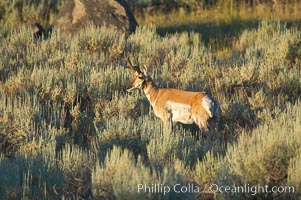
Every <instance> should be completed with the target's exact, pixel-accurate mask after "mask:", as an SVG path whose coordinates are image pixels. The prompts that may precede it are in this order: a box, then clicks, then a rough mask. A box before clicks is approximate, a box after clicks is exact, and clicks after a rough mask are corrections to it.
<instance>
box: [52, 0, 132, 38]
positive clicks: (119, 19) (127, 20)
mask: <svg viewBox="0 0 301 200" xmlns="http://www.w3.org/2000/svg"><path fill="white" fill-rule="evenodd" d="M91 23H92V24H94V25H96V26H103V25H104V24H106V25H107V26H113V27H115V28H116V29H117V30H119V31H121V32H123V33H126V34H130V33H131V32H133V31H135V29H136V26H137V22H136V19H135V17H134V15H133V13H132V12H131V11H130V9H129V6H128V5H127V3H126V2H125V1H124V0H65V3H64V5H63V7H62V8H61V9H60V11H59V14H58V16H57V17H56V19H55V20H54V27H60V29H61V32H62V33H63V34H69V33H71V34H73V33H76V32H78V31H80V29H81V28H83V27H85V26H86V25H89V24H91Z"/></svg>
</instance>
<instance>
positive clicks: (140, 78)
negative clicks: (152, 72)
mask: <svg viewBox="0 0 301 200" xmlns="http://www.w3.org/2000/svg"><path fill="white" fill-rule="evenodd" d="M128 62H129V65H128V66H127V67H126V68H129V69H131V70H132V71H133V73H134V79H133V80H132V81H131V82H130V83H129V85H128V86H127V91H128V92H130V91H132V90H134V89H143V86H144V84H145V83H146V82H147V81H149V80H150V77H149V75H148V73H147V68H146V66H145V65H144V66H143V70H142V71H141V69H140V67H139V66H133V64H132V62H131V61H130V59H128Z"/></svg>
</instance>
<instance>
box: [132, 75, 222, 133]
mask: <svg viewBox="0 0 301 200" xmlns="http://www.w3.org/2000/svg"><path fill="white" fill-rule="evenodd" d="M135 88H139V89H142V90H143V91H144V93H145V95H146V96H147V98H148V100H149V102H150V104H151V105H152V107H153V109H154V113H155V115H156V116H157V117H159V118H161V119H162V120H163V122H164V127H165V128H167V129H172V122H181V123H185V124H192V123H196V124H197V125H198V126H199V128H200V129H202V130H203V131H205V132H207V131H208V130H209V129H208V126H210V128H211V129H212V128H213V129H214V127H211V124H212V123H208V121H209V120H210V119H212V118H216V117H219V114H220V106H219V103H218V102H217V101H215V100H214V99H213V98H212V97H211V96H209V95H207V94H206V93H205V92H190V91H183V90H177V89H169V88H158V87H157V86H156V85H155V84H154V83H153V80H152V79H151V77H149V75H148V74H147V73H146V72H141V71H139V72H137V71H136V72H135V78H134V79H133V80H132V81H131V82H130V84H129V86H128V91H131V90H133V89H135ZM203 99H205V101H203ZM204 106H205V107H204Z"/></svg>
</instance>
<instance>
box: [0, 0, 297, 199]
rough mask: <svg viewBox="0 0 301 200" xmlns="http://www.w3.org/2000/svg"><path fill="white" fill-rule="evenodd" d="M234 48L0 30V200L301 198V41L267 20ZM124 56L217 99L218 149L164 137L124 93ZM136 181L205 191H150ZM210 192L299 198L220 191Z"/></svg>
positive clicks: (157, 123) (107, 34) (143, 37)
mask: <svg viewBox="0 0 301 200" xmlns="http://www.w3.org/2000/svg"><path fill="white" fill-rule="evenodd" d="M14 2H16V1H14ZM0 9H1V6H0ZM51 12H52V11H51ZM53 12H55V11H53ZM1 17H2V18H1ZM1 19H4V18H3V16H0V21H1ZM46 21H47V20H46ZM1 23H4V21H3V20H2V21H1ZM47 23H48V22H45V24H47ZM2 28H3V27H2ZM0 29H1V28H0ZM230 43H231V45H229V46H227V47H223V48H220V47H218V48H214V47H212V46H210V45H208V44H207V43H205V42H204V38H203V35H201V34H200V33H198V32H193V31H190V32H188V31H184V32H181V33H174V34H166V35H163V36H162V35H159V34H158V33H157V30H156V27H155V26H151V25H149V26H140V27H139V28H138V29H137V30H136V32H135V33H134V34H132V35H130V36H129V37H127V38H126V37H125V35H123V34H121V33H119V32H117V31H116V30H113V29H111V28H108V27H100V28H99V27H98V28H97V27H94V26H88V27H87V28H86V29H84V30H82V31H81V32H80V33H79V34H77V35H74V36H64V37H63V36H61V34H60V30H59V29H54V30H53V32H52V34H51V37H49V38H47V39H43V38H40V39H38V38H35V37H33V35H32V32H31V31H30V30H28V29H25V28H22V27H21V28H18V29H10V28H7V29H6V28H3V29H1V35H0V152H1V153H0V196H1V199H88V198H89V197H91V198H92V199H214V198H215V199H267V198H269V199H298V198H300V197H301V181H300V180H301V171H300V169H301V134H300V133H301V105H300V94H301V79H300V74H301V67H300V64H301V59H300V58H301V32H300V30H298V28H297V26H293V25H291V26H289V27H288V26H287V24H285V23H283V22H281V21H279V20H262V21H261V22H260V24H259V25H258V26H257V27H252V29H245V30H243V31H241V32H239V33H238V34H237V36H236V38H235V40H231V41H230ZM212 44H214V43H212ZM128 56H132V57H133V62H136V64H137V62H138V63H141V64H145V65H147V66H148V69H149V71H150V73H151V75H152V77H153V78H154V80H155V82H156V83H157V84H158V85H159V86H161V87H172V88H179V89H184V90H192V91H206V92H208V93H210V94H211V95H212V96H214V97H215V98H216V99H218V100H219V101H220V103H221V106H222V111H223V114H222V117H221V120H220V122H219V124H218V134H217V135H214V140H213V142H209V141H207V140H206V139H204V138H203V137H202V135H201V133H200V131H198V130H197V129H196V127H194V126H186V125H181V124H177V125H176V126H175V131H174V132H173V133H172V134H171V133H164V132H163V127H162V122H161V120H160V119H158V118H157V117H156V116H155V115H154V113H153V111H152V109H151V107H150V105H149V103H148V101H147V99H146V97H145V96H144V94H143V93H142V92H139V91H136V92H133V93H127V92H126V91H125V89H126V86H127V84H128V82H129V80H130V79H131V73H130V71H129V70H127V69H125V66H126V64H127V57H128ZM138 184H147V185H151V184H162V185H164V186H170V187H172V186H174V185H175V184H181V185H191V184H194V186H199V188H200V191H197V192H186V193H185V192H181V193H177V192H175V191H170V192H168V193H167V194H165V195H163V194H162V193H158V192H153V193H151V192H148V193H145V192H141V191H140V192H138V190H137V187H138ZM214 184H217V185H219V186H230V187H235V186H241V185H244V184H249V185H250V186H259V185H261V186H265V185H267V186H268V187H269V188H271V187H273V186H293V187H294V193H292V192H288V191H286V192H281V191H279V192H278V193H277V192H273V193H262V192H261V193H260V192H258V193H257V194H256V195H254V193H253V192H246V193H220V192H213V191H211V190H210V186H211V185H214ZM211 189H212V188H211ZM214 189H215V188H214ZM282 189H283V188H282Z"/></svg>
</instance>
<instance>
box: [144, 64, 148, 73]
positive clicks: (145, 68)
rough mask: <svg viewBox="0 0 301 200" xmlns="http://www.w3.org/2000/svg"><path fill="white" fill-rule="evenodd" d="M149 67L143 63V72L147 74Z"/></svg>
mask: <svg viewBox="0 0 301 200" xmlns="http://www.w3.org/2000/svg"><path fill="white" fill-rule="evenodd" d="M147 71H148V70H147V67H146V65H143V72H144V74H145V75H146V74H147Z"/></svg>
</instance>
